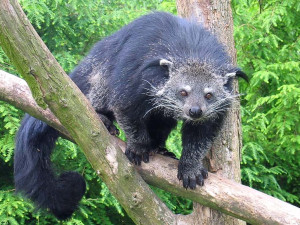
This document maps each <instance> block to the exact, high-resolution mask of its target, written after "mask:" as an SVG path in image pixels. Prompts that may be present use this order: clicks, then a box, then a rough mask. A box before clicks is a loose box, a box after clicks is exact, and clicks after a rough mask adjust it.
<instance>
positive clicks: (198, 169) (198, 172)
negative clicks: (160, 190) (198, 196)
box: [177, 161, 208, 189]
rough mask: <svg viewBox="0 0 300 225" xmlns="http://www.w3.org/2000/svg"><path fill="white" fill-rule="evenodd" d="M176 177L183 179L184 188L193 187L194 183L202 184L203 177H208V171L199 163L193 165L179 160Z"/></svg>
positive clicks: (194, 186)
mask: <svg viewBox="0 0 300 225" xmlns="http://www.w3.org/2000/svg"><path fill="white" fill-rule="evenodd" d="M177 177H178V179H179V180H182V181H183V187H184V188H190V189H195V188H196V184H198V185H200V186H203V185H204V179H206V178H207V177H208V172H207V170H206V169H205V168H204V167H203V166H202V165H201V164H196V165H195V164H190V163H182V162H181V161H179V165H178V174H177Z"/></svg>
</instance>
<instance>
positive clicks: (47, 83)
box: [0, 0, 176, 224]
mask: <svg viewBox="0 0 300 225" xmlns="http://www.w3.org/2000/svg"><path fill="white" fill-rule="evenodd" d="M0 43H1V46H2V48H3V50H4V51H5V53H6V54H7V56H8V57H9V58H10V60H11V61H12V63H13V64H14V65H15V67H16V68H17V70H18V72H19V73H21V74H22V76H23V77H24V79H25V80H26V81H27V83H28V84H29V87H30V89H31V91H32V93H33V96H34V99H35V100H36V101H37V102H38V103H39V105H40V106H42V107H43V108H46V107H45V106H48V107H49V108H50V109H51V111H52V112H53V114H54V115H55V116H56V117H57V118H58V119H59V121H60V122H61V123H62V125H63V126H64V127H65V128H66V130H67V131H68V132H69V133H70V135H71V137H72V138H73V139H74V140H75V141H76V143H77V144H78V145H79V146H80V147H81V149H82V150H83V152H84V154H85V156H86V157H87V159H88V160H89V162H90V163H91V165H92V167H93V168H94V170H95V171H96V172H97V173H98V175H100V176H101V178H102V180H103V181H104V182H105V183H106V184H107V186H108V187H109V189H110V191H111V192H112V193H113V194H114V195H115V197H116V198H117V199H118V201H119V202H120V203H121V205H122V206H123V207H124V209H125V210H126V212H127V213H128V215H129V216H130V217H131V218H132V219H133V221H134V222H135V223H136V224H175V223H176V218H175V217H174V215H173V213H172V212H171V211H170V210H169V209H168V208H167V207H166V206H165V204H163V203H162V202H161V200H160V199H159V198H158V197H157V196H156V195H155V194H154V193H153V191H152V190H151V189H150V188H149V186H148V185H147V184H146V183H145V182H144V180H143V179H142V178H141V177H140V176H139V174H138V173H137V172H136V170H135V169H134V167H133V166H132V165H131V164H130V163H129V161H128V160H127V159H126V157H124V154H123V153H122V152H121V150H120V148H119V146H118V145H117V144H116V143H115V142H114V140H113V139H112V138H111V136H110V135H109V134H108V132H107V130H106V128H105V126H104V125H103V123H102V122H101V121H100V119H99V118H98V116H97V114H96V113H95V111H94V110H93V108H92V106H91V105H90V103H89V102H88V101H87V99H86V98H85V96H84V95H83V94H82V93H81V92H80V90H79V88H78V87H77V86H76V85H75V84H74V83H73V82H72V81H71V80H70V78H69V77H68V76H67V75H66V74H65V72H64V71H63V69H62V68H61V67H60V66H59V64H58V63H57V61H56V60H55V58H54V57H53V55H52V54H51V53H50V51H49V50H48V48H47V47H46V45H45V44H44V43H43V41H42V40H41V39H40V37H39V36H38V34H37V33H36V31H35V30H34V28H33V27H32V25H31V24H30V22H29V20H28V19H27V17H26V15H25V14H24V12H23V11H22V9H21V7H20V5H19V4H18V2H17V1H16V0H1V1H0Z"/></svg>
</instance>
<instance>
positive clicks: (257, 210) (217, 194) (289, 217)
mask: <svg viewBox="0 0 300 225" xmlns="http://www.w3.org/2000/svg"><path fill="white" fill-rule="evenodd" d="M0 80H2V81H5V82H1V83H0V100H4V101H7V102H10V103H11V104H12V105H14V106H16V107H18V108H21V109H22V110H24V111H26V112H33V114H32V115H33V116H35V117H39V119H42V120H43V121H45V122H46V120H45V118H43V116H42V114H41V115H38V114H39V112H40V111H39V106H37V104H36V103H35V102H34V100H33V98H32V97H31V93H30V90H29V88H28V87H27V85H26V83H25V82H24V81H23V80H22V79H20V78H18V77H16V76H13V75H10V74H8V73H6V72H3V71H0ZM8 83H9V84H8ZM11 87H14V89H12V88H11ZM16 90H23V92H22V93H21V94H20V93H19V91H16ZM20 98H21V99H23V100H22V101H23V102H22V103H20V102H21V101H20ZM27 101H28V102H27ZM24 105H26V107H24ZM41 113H42V112H41ZM49 113H50V115H51V112H49ZM44 115H45V114H44ZM53 117H54V116H53V114H52V116H50V118H51V119H48V120H51V123H52V124H54V125H55V126H57V127H61V125H60V124H59V123H58V124H56V122H57V119H53V120H52V118H53ZM61 128H63V127H61ZM65 135H68V134H67V133H66V134H65ZM115 141H116V142H117V143H118V145H119V146H120V147H121V148H122V149H123V151H124V149H125V143H124V142H122V141H120V140H117V138H116V139H115ZM137 169H138V171H139V172H140V174H141V175H142V177H143V179H144V180H145V181H146V182H147V183H149V184H151V185H153V186H156V187H159V188H162V189H164V190H167V191H169V192H171V193H174V194H176V195H179V196H182V197H185V198H188V199H191V200H193V201H195V202H198V203H201V204H202V205H205V206H209V207H211V208H213V209H216V210H219V211H222V212H223V213H226V214H228V215H232V216H234V217H236V218H239V219H242V220H245V221H247V222H249V223H251V224H295V225H296V224H300V209H299V208H297V207H295V206H293V205H290V204H288V203H285V202H283V201H280V200H278V199H276V198H273V197H271V196H269V195H266V194H264V193H261V192H259V191H256V190H254V189H251V188H249V187H246V186H244V185H241V184H238V183H235V182H233V181H230V180H228V179H225V178H222V177H220V176H216V175H214V174H211V173H210V174H209V177H208V179H207V181H206V182H205V185H204V186H203V187H201V188H200V187H198V188H196V189H195V190H185V189H184V188H182V184H181V183H180V182H179V181H178V180H177V178H176V172H177V161H176V160H173V159H170V158H166V157H162V156H160V155H155V156H152V157H151V159H150V163H147V164H142V166H140V167H137ZM180 219H183V220H184V217H180Z"/></svg>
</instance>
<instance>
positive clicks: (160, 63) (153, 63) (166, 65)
mask: <svg viewBox="0 0 300 225" xmlns="http://www.w3.org/2000/svg"><path fill="white" fill-rule="evenodd" d="M172 65H173V63H172V62H170V61H169V60H167V59H153V60H150V61H146V62H144V65H143V66H142V67H141V69H140V72H143V71H144V70H146V69H148V68H149V67H153V66H154V67H155V66H161V67H164V68H165V69H167V70H169V71H170V69H171V67H172Z"/></svg>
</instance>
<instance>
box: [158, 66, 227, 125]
mask: <svg viewBox="0 0 300 225" xmlns="http://www.w3.org/2000/svg"><path fill="white" fill-rule="evenodd" d="M227 79H228V78H227V77H224V76H223V77H222V76H220V75H218V74H214V73H213V72H212V70H210V68H209V67H208V66H205V67H203V65H199V64H197V63H190V64H186V65H183V66H180V67H178V68H173V69H171V70H170V74H169V80H168V81H167V82H166V83H165V84H164V86H163V87H160V88H158V89H157V92H156V97H157V100H156V104H157V105H160V106H161V108H163V109H164V110H165V111H166V112H167V113H168V114H171V115H172V116H174V117H176V118H177V119H183V120H187V121H191V122H202V121H206V120H211V119H215V118H217V117H218V115H219V114H221V113H224V112H225V111H226V110H227V109H228V108H229V106H230V104H231V100H232V98H233V96H232V94H231V93H230V92H229V91H228V90H227V89H226V88H225V86H224V85H225V83H226V82H227Z"/></svg>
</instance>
